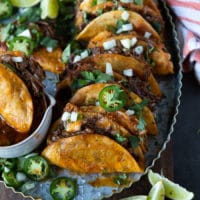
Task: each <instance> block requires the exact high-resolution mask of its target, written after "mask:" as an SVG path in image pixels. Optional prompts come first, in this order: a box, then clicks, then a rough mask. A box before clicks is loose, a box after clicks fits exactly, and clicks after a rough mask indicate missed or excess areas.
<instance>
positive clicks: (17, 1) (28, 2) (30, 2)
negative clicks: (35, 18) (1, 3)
mask: <svg viewBox="0 0 200 200" xmlns="http://www.w3.org/2000/svg"><path fill="white" fill-rule="evenodd" d="M10 2H11V3H12V5H13V6H16V7H19V8H26V7H31V6H34V5H36V4H38V3H39V2H40V0H10Z"/></svg>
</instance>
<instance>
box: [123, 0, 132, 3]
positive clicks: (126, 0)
mask: <svg viewBox="0 0 200 200" xmlns="http://www.w3.org/2000/svg"><path fill="white" fill-rule="evenodd" d="M120 2H122V3H133V0H120Z"/></svg>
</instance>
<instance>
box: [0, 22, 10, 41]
mask: <svg viewBox="0 0 200 200" xmlns="http://www.w3.org/2000/svg"><path fill="white" fill-rule="evenodd" d="M12 28H13V25H12V24H11V23H9V24H7V25H5V26H2V27H0V41H1V42H5V41H6V39H8V37H9V35H10V31H11V29H12Z"/></svg>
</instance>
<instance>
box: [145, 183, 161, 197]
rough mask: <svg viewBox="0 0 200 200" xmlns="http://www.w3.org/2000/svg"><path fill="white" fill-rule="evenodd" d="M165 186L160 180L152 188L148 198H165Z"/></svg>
mask: <svg viewBox="0 0 200 200" xmlns="http://www.w3.org/2000/svg"><path fill="white" fill-rule="evenodd" d="M164 199H165V188H164V186H163V183H162V181H158V182H157V183H156V184H155V185H154V186H153V187H152V188H151V190H150V192H149V195H148V197H147V200H164Z"/></svg>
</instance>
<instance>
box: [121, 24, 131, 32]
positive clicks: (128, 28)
mask: <svg viewBox="0 0 200 200" xmlns="http://www.w3.org/2000/svg"><path fill="white" fill-rule="evenodd" d="M132 30H133V25H132V24H123V25H122V31H124V32H125V31H132Z"/></svg>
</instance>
